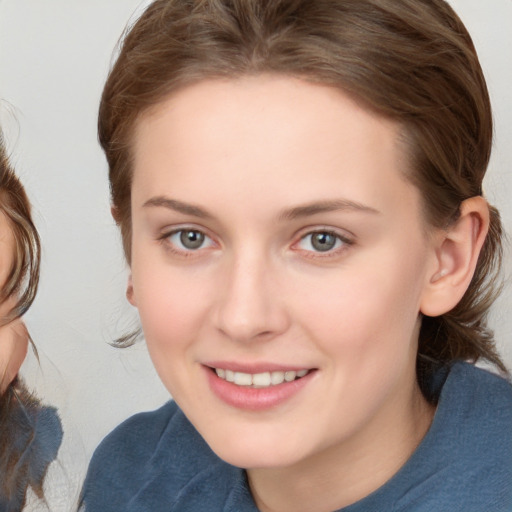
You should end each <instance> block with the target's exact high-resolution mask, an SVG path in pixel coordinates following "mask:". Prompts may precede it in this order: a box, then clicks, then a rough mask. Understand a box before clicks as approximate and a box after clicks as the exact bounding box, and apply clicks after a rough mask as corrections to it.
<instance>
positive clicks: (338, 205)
mask: <svg viewBox="0 0 512 512" xmlns="http://www.w3.org/2000/svg"><path fill="white" fill-rule="evenodd" d="M339 210H349V211H350V210H351V211H357V212H363V213H372V214H380V212H379V211H378V210H376V209H375V208H372V207H371V206H367V205H365V204H362V203H358V202H356V201H350V200H348V199H332V200H326V201H317V202H313V203H308V204H305V205H301V206H296V207H294V208H291V209H289V210H285V211H284V212H282V213H281V214H280V215H279V218H280V219H281V220H295V219H299V218H302V217H309V216H311V215H317V214H319V213H326V212H335V211H339Z"/></svg>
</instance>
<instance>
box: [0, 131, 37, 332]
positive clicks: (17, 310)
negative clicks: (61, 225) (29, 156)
mask: <svg viewBox="0 0 512 512" xmlns="http://www.w3.org/2000/svg"><path fill="white" fill-rule="evenodd" d="M0 212H3V213H4V214H5V215H6V217H7V218H8V220H9V224H10V227H11V229H12V231H13V234H14V243H15V245H14V258H13V265H12V267H11V269H10V271H9V274H8V277H7V282H6V283H5V284H4V285H3V289H2V290H1V292H0V301H2V302H3V301H5V300H6V299H8V298H9V297H12V296H13V295H16V296H17V301H16V304H15V306H14V307H13V309H12V311H11V312H10V313H9V314H8V315H7V318H3V319H0V325H3V324H5V323H7V322H9V321H10V320H13V319H14V318H18V317H20V316H21V315H23V314H24V313H25V312H26V311H27V310H28V308H29V307H30V305H31V304H32V302H33V301H34V298H35V296H36V293H37V286H38V284H39V262H40V254H41V244H40V241H39V235H38V233H37V230H36V227H35V226H34V223H33V222H32V217H31V214H30V203H29V200H28V197H27V194H26V192H25V189H24V188H23V185H22V184H21V182H20V180H19V179H18V178H17V176H16V175H15V174H14V171H13V169H12V167H11V166H10V164H9V160H8V158H7V155H6V152H5V148H4V144H3V139H2V135H1V133H0Z"/></svg>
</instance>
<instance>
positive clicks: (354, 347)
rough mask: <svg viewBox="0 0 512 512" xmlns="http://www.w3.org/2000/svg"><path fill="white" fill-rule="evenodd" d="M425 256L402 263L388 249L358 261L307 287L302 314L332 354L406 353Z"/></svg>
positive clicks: (416, 316) (414, 320)
mask: <svg viewBox="0 0 512 512" xmlns="http://www.w3.org/2000/svg"><path fill="white" fill-rule="evenodd" d="M422 275H423V274H422V264H421V258H417V259H415V258H411V260H409V261H402V260H401V259H400V258H398V257H397V255H396V250H389V249H387V248H384V249H383V250H382V251H380V252H379V254H378V257H376V256H375V255H374V254H372V256H371V257H364V258H360V259H358V260H357V261H355V260H354V262H353V263H351V264H350V265H347V266H345V267H340V269H339V270H337V271H336V272H335V273H333V274H332V275H330V276H329V278H328V279H325V281H324V282H323V283H322V286H318V284H319V283H318V282H317V283H316V285H315V286H313V283H309V286H307V289H308V293H302V294H296V296H302V297H303V298H304V302H303V303H302V307H301V309H302V311H303V314H302V315H301V316H303V317H304V318H307V319H308V322H309V328H310V329H311V330H312V331H315V337H316V338H317V339H318V340H320V341H319V342H320V343H321V342H322V340H323V342H324V343H328V344H329V348H330V349H332V350H333V351H337V352H340V353H341V352H343V353H344V354H345V355H346V354H347V353H351V354H353V355H360V354H361V352H365V353H366V354H367V355H368V354H369V353H370V352H372V353H375V354H376V355H377V357H379V356H378V354H380V353H381V352H382V353H383V352H385V351H386V350H389V349H393V350H396V351H398V350H401V351H402V352H407V351H406V350H405V351H404V344H409V343H410V341H411V335H412V334H413V332H414V328H415V325H416V322H417V318H418V313H419V299H420V295H421V289H422V286H421V283H422Z"/></svg>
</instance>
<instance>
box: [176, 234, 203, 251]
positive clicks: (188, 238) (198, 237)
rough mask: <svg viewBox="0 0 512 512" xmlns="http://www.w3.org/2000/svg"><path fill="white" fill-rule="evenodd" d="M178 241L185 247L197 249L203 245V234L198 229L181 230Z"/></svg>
mask: <svg viewBox="0 0 512 512" xmlns="http://www.w3.org/2000/svg"><path fill="white" fill-rule="evenodd" d="M180 241H181V243H182V244H183V247H186V248H187V249H198V248H199V247H201V245H203V242H204V235H203V233H200V232H199V231H182V232H181V235H180Z"/></svg>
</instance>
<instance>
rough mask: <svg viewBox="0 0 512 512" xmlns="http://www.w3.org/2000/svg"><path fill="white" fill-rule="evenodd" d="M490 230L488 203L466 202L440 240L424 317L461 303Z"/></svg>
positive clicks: (479, 199) (422, 307) (479, 200)
mask: <svg viewBox="0 0 512 512" xmlns="http://www.w3.org/2000/svg"><path fill="white" fill-rule="evenodd" d="M488 230H489V206H488V204H487V201H486V200H485V199H484V198H483V197H481V196H477V197H471V198H470V199H466V200H465V201H463V202H462V204H461V206H460V215H459V218H458V219H457V220H456V221H455V222H454V223H453V224H452V225H451V226H449V227H448V228H447V229H446V230H443V231H442V232H440V233H439V236H438V237H437V242H436V245H437V246H436V259H435V263H436V265H435V269H434V271H433V272H432V273H431V275H430V276H427V279H428V282H427V283H426V286H425V290H424V293H423V296H422V301H421V305H420V310H421V312H422V313H423V314H424V315H426V316H439V315H443V314H444V313H447V312H448V311H450V310H452V309H453V308H454V307H455V306H456V305H457V304H458V303H459V301H460V300H461V299H462V297H463V296H464V294H465V293H466V290H467V289H468V287H469V284H470V283H471V279H472V278H473V275H474V273H475V268H476V265H477V262H478V256H479V255H480V251H481V249H482V246H483V244H484V242H485V237H486V236H487V231H488Z"/></svg>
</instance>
